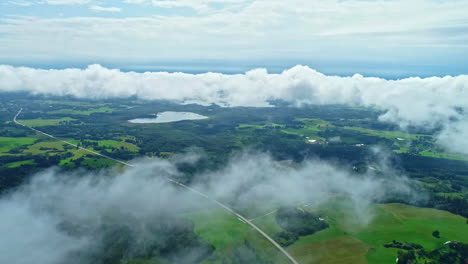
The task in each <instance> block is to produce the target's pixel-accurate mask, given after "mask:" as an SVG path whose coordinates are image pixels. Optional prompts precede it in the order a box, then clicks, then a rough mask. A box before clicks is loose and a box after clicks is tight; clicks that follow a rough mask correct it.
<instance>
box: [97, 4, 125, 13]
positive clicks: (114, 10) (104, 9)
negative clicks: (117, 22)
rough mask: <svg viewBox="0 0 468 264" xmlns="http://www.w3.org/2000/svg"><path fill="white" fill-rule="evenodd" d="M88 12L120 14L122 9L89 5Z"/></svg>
mask: <svg viewBox="0 0 468 264" xmlns="http://www.w3.org/2000/svg"><path fill="white" fill-rule="evenodd" d="M89 9H90V10H93V11H96V12H121V11H122V8H120V7H103V6H98V5H91V6H89Z"/></svg>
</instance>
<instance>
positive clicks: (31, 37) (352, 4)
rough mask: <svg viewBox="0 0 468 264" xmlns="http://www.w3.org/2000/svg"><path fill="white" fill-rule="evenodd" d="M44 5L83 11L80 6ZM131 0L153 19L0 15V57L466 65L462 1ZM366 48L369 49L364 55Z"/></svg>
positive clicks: (467, 39)
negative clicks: (347, 61) (268, 60)
mask: <svg viewBox="0 0 468 264" xmlns="http://www.w3.org/2000/svg"><path fill="white" fill-rule="evenodd" d="M49 1H50V4H79V3H81V4H82V3H85V0H72V1H64V0H55V1H51V0H49ZM132 2H133V3H136V2H138V3H147V5H142V6H140V8H145V9H148V8H149V7H148V5H150V4H152V3H154V4H155V5H157V7H158V8H154V15H152V16H140V17H138V14H139V13H138V11H137V12H136V13H134V14H132V16H131V17H119V18H103V17H98V15H97V13H95V14H96V17H87V16H86V17H82V16H73V17H63V18H57V17H50V16H49V17H44V16H43V15H42V14H39V13H38V14H36V16H35V17H31V14H29V13H28V17H8V16H7V17H3V18H2V19H1V22H2V23H0V35H5V36H7V37H6V38H2V45H0V54H4V55H3V57H4V58H1V59H5V58H12V59H17V60H21V59H24V58H25V57H26V58H36V59H38V58H40V59H44V58H48V59H63V58H64V57H65V58H67V60H69V59H70V58H72V59H77V58H83V57H88V58H93V60H94V59H95V58H107V59H126V60H129V59H132V60H137V59H141V60H144V59H152V60H155V59H159V60H161V59H168V58H170V59H174V58H176V59H185V60H190V59H191V58H196V59H207V58H208V59H216V60H225V59H231V60H239V59H240V58H242V59H248V60H249V61H250V60H251V59H252V58H256V59H259V60H260V59H265V58H269V59H271V58H274V59H276V60H286V61H291V59H305V58H307V59H309V60H310V61H323V60H324V59H326V60H339V61H342V60H343V59H344V58H347V59H349V60H351V59H352V60H363V59H364V58H367V59H369V58H370V59H371V61H379V62H380V63H382V62H385V63H388V62H393V63H394V62H395V61H405V63H408V64H414V63H415V62H414V59H417V60H418V61H420V64H422V65H425V66H426V67H427V66H428V65H427V63H421V62H427V61H432V62H434V63H436V64H440V63H442V62H444V63H447V61H452V60H455V61H458V60H460V62H463V60H462V59H461V58H466V54H468V53H467V52H466V50H467V49H468V46H467V45H466V43H468V34H467V31H466V28H467V22H466V15H465V12H463V11H464V10H467V9H468V2H466V1H421V0H406V1H401V0H400V1H336V0H320V1H305V2H304V1H302V0H291V1H280V0H255V1H240V0H232V1H221V0H219V1H215V0H177V1H132ZM86 3H87V4H90V3H88V2H87V1H86ZM96 3H98V2H96ZM174 6H183V7H189V8H192V9H196V10H205V11H206V10H208V11H209V12H200V13H197V14H195V15H194V14H191V12H187V10H186V9H187V8H181V10H177V8H176V9H174V8H173V10H171V12H167V10H165V11H164V10H163V11H161V10H162V9H163V8H162V7H167V8H169V7H174ZM145 13H147V10H146V12H145ZM187 13H190V14H187ZM168 14H170V15H168ZM12 15H14V14H12ZM96 25H99V27H96ZM285 36H287V37H285ZM115 43H119V45H115ZM343 43H346V45H343ZM370 46H371V47H373V48H372V49H369V48H368V47H370ZM447 47H452V48H455V47H456V49H450V50H448V49H447ZM155 51H157V52H155ZM427 54H432V56H430V57H428V56H427ZM447 56H449V57H450V58H452V60H450V59H447V58H446V57H447ZM447 64H448V63H447Z"/></svg>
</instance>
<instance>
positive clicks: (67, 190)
mask: <svg viewBox="0 0 468 264" xmlns="http://www.w3.org/2000/svg"><path fill="white" fill-rule="evenodd" d="M181 159H182V160H181V161H182V162H187V161H190V160H192V159H193V157H188V156H185V157H182V158H181ZM174 162H175V163H176V162H178V161H174ZM175 163H172V162H169V161H163V160H141V161H138V162H136V165H137V166H136V167H135V168H129V169H126V170H124V171H122V172H119V173H117V175H108V174H106V173H97V172H86V173H83V172H64V171H60V170H57V169H53V168H52V169H48V170H46V171H44V172H41V173H39V174H38V175H36V176H34V177H33V178H32V181H31V182H30V183H28V184H26V185H24V186H22V187H21V188H19V189H17V190H16V191H14V192H13V193H10V194H9V195H7V196H2V197H0V223H1V224H0V231H1V232H2V236H0V262H1V263H17V264H28V263H38V264H59V263H64V262H67V261H65V259H67V258H68V259H70V254H74V252H82V251H85V252H94V251H95V250H96V249H99V248H102V245H101V244H100V241H102V238H101V237H102V236H105V235H106V230H114V228H118V227H120V226H125V230H127V231H128V232H130V233H131V234H132V237H133V238H134V240H133V241H136V242H135V243H137V244H138V245H134V246H136V247H137V248H138V247H139V246H141V245H144V244H145V241H146V242H148V241H149V240H151V239H152V241H154V240H160V241H161V243H163V241H164V238H163V237H161V235H162V234H160V237H158V236H157V237H148V232H147V231H148V230H144V229H145V228H149V227H148V225H150V224H151V223H158V222H162V221H164V219H168V218H169V219H172V218H173V217H174V216H176V215H180V214H181V213H182V212H186V211H187V210H191V211H192V212H193V210H194V209H196V208H206V207H209V206H212V205H213V204H211V205H209V204H210V203H209V202H206V201H205V202H206V203H204V202H202V201H203V200H201V197H198V196H195V195H194V194H192V193H189V192H187V191H186V190H185V189H181V188H178V187H176V186H174V185H172V184H171V183H170V182H169V181H167V180H165V178H164V177H178V176H179V175H180V173H179V172H178V171H177V169H176V167H175V165H174V164H175ZM390 171H391V170H390ZM387 176H388V177H385V176H377V175H372V174H368V175H364V176H363V175H361V176H359V177H357V176H352V175H351V174H350V173H349V172H347V171H346V170H345V169H340V168H336V167H334V166H333V165H331V164H327V163H325V162H322V161H318V160H317V161H314V160H311V161H307V162H305V163H304V164H302V165H301V166H300V167H299V168H292V167H288V166H284V165H281V164H278V163H277V162H275V161H273V160H272V159H271V158H270V157H269V156H268V155H266V154H252V153H250V154H246V153H244V154H241V155H239V156H237V157H236V158H234V159H233V160H232V161H231V162H230V163H229V164H228V165H227V167H226V168H224V169H221V170H220V171H216V172H211V173H208V174H204V175H197V176H196V179H198V181H197V183H195V184H194V186H195V187H194V188H197V189H199V190H203V191H204V192H206V193H207V194H208V195H210V196H212V197H216V198H218V199H221V200H223V202H226V203H228V204H231V205H234V206H235V207H236V208H240V209H242V208H243V207H246V206H247V205H255V204H256V205H258V208H262V206H263V207H268V206H273V205H277V204H275V203H277V202H280V203H283V204H288V203H292V204H297V203H298V202H301V203H302V202H309V203H311V204H312V207H314V206H317V205H319V204H321V203H323V202H325V201H327V199H328V198H329V197H330V195H331V194H332V193H333V194H334V195H336V194H338V193H341V194H343V195H346V196H347V197H348V198H349V199H350V200H351V201H352V202H353V204H354V208H355V210H357V211H356V212H358V213H362V215H361V218H362V219H360V220H361V221H362V222H361V223H362V224H365V223H366V222H367V221H369V219H371V217H372V211H370V210H369V208H368V206H367V205H368V204H369V203H370V200H372V199H379V198H384V197H386V196H387V195H394V194H396V193H400V194H407V193H410V188H409V186H408V185H407V182H406V180H405V178H401V177H398V175H391V176H390V175H387ZM389 182H390V183H391V184H388V183H389ZM350 186H352V188H350ZM389 186H390V187H392V188H393V189H390V188H389ZM70 227H74V228H71V229H70ZM80 230H81V231H80ZM141 243H143V244H141ZM130 248H132V247H130ZM106 253H108V254H110V253H109V252H106ZM125 254H126V256H127V257H131V256H132V251H130V252H125ZM76 256H77V257H80V256H81V257H83V256H82V255H79V254H78V255H76ZM179 257H183V256H179ZM72 259H76V257H75V258H72ZM76 263H88V262H87V261H86V260H82V259H81V260H80V259H78V260H77V261H76ZM93 263H94V262H93ZM176 263H177V261H176ZM178 263H188V262H178Z"/></svg>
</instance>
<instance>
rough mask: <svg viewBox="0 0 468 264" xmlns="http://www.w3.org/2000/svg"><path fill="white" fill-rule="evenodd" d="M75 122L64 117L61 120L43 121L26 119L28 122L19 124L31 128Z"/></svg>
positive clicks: (23, 121) (40, 119)
mask: <svg viewBox="0 0 468 264" xmlns="http://www.w3.org/2000/svg"><path fill="white" fill-rule="evenodd" d="M73 120H76V119H73V118H70V117H64V118H60V119H42V118H37V119H26V120H18V122H20V123H21V124H23V125H25V126H29V127H40V126H56V125H59V124H60V123H62V122H66V121H73Z"/></svg>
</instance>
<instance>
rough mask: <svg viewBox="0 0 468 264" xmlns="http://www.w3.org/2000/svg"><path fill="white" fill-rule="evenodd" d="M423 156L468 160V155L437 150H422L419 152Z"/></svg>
mask: <svg viewBox="0 0 468 264" xmlns="http://www.w3.org/2000/svg"><path fill="white" fill-rule="evenodd" d="M419 154H420V155H421V156H424V157H433V158H442V159H453V160H466V161H468V157H467V156H462V155H457V154H451V153H444V152H435V151H421V152H420V153H419Z"/></svg>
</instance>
